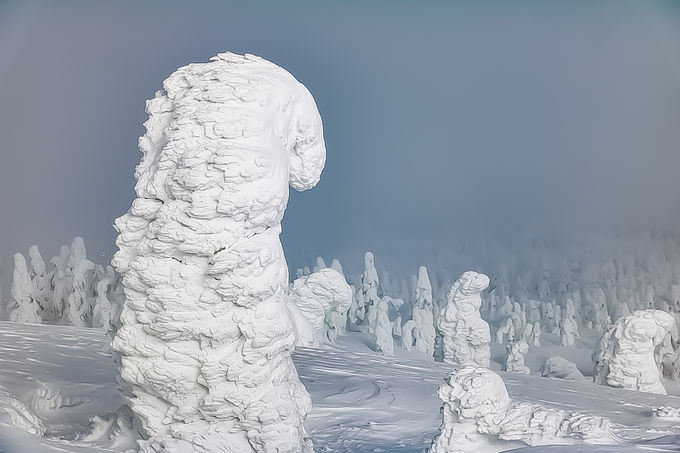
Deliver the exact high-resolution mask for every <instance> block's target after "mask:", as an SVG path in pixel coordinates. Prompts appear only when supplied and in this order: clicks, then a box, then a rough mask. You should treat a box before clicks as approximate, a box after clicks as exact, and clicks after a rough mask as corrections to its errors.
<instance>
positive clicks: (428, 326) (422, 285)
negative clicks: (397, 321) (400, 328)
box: [413, 266, 436, 357]
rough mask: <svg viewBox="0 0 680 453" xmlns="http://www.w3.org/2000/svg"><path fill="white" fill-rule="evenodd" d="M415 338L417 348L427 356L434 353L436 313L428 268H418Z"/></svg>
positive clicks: (414, 319) (414, 315)
mask: <svg viewBox="0 0 680 453" xmlns="http://www.w3.org/2000/svg"><path fill="white" fill-rule="evenodd" d="M413 321H414V324H415V325H414V327H415V329H414V330H413V340H414V346H415V348H416V350H418V351H420V352H422V353H424V354H425V355H427V356H430V357H431V356H432V355H433V354H434V339H435V334H436V333H435V329H434V314H433V306H432V285H431V284H430V277H429V275H428V274H427V268H426V267H425V266H420V268H419V269H418V283H417V284H416V291H415V303H414V305H413Z"/></svg>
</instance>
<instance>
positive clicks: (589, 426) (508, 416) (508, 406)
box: [431, 366, 615, 453]
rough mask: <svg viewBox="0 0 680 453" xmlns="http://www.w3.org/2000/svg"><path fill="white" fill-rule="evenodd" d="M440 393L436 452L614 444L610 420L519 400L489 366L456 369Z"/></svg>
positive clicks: (434, 450) (456, 452)
mask: <svg viewBox="0 0 680 453" xmlns="http://www.w3.org/2000/svg"><path fill="white" fill-rule="evenodd" d="M439 397H440V398H441V399H442V401H444V407H443V410H442V414H443V420H442V425H441V432H440V435H439V436H438V437H437V438H436V439H435V441H434V444H433V445H432V450H431V451H432V452H434V453H454V452H455V453H467V452H470V453H472V452H480V451H485V450H486V449H487V448H488V447H489V446H490V445H492V444H494V443H496V442H498V441H499V440H502V441H520V442H523V443H525V444H528V445H548V444H571V443H576V442H579V441H580V442H586V443H596V444H598V443H615V441H614V439H613V438H612V433H611V427H612V423H611V422H610V421H609V420H608V419H606V418H603V417H599V416H594V415H586V414H582V413H578V412H569V411H565V410H561V409H554V408H549V407H544V406H541V405H539V404H532V403H526V402H515V401H513V400H512V399H511V398H510V396H509V395H508V392H507V390H506V388H505V384H504V383H503V380H502V379H501V377H500V376H499V375H498V374H496V373H494V372H493V371H491V370H489V369H487V368H481V367H471V366H469V367H464V368H461V369H459V370H457V371H454V372H453V373H452V374H451V375H450V376H449V377H448V378H447V379H446V383H445V384H443V385H442V386H441V387H440V388H439ZM494 451H498V450H494Z"/></svg>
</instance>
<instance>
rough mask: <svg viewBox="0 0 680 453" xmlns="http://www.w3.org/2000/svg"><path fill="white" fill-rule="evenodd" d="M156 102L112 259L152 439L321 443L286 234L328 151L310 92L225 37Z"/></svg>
mask: <svg viewBox="0 0 680 453" xmlns="http://www.w3.org/2000/svg"><path fill="white" fill-rule="evenodd" d="M147 112H148V114H149V119H148V121H147V122H146V123H145V127H146V134H145V135H144V136H143V137H142V138H141V139H140V141H139V144H140V149H141V151H142V153H143V157H142V160H141V163H140V164H139V166H138V167H137V169H136V171H135V176H136V178H137V184H136V186H135V190H136V194H137V198H136V199H135V200H134V201H133V203H132V207H131V208H130V211H129V212H128V213H127V214H125V215H123V216H122V217H120V218H119V219H117V220H116V228H117V230H118V231H119V233H120V235H119V236H118V239H117V241H116V244H117V245H118V248H119V251H118V252H117V253H116V254H115V256H114V259H113V262H112V263H113V265H114V266H115V267H116V269H117V271H118V272H120V273H121V274H122V275H123V286H124V287H125V296H126V300H125V306H124V308H123V311H122V313H121V320H120V322H121V326H120V328H119V329H118V331H117V333H116V336H115V339H114V341H113V348H114V350H115V351H116V352H118V353H120V354H121V375H122V377H123V378H124V379H125V381H126V382H127V383H128V384H129V391H130V392H131V393H132V395H131V396H130V398H129V402H130V406H131V408H132V410H133V411H134V412H135V414H136V416H137V417H138V418H139V420H140V421H141V423H142V426H143V428H144V430H145V431H146V434H147V435H148V436H149V437H150V439H149V440H147V441H145V442H141V447H142V449H143V450H145V451H177V452H179V451H194V452H211V451H221V452H239V453H243V452H248V451H256V452H272V453H273V452H311V450H312V447H311V441H310V439H309V438H308V436H307V433H306V431H305V427H304V425H303V422H304V419H305V416H306V414H307V413H308V412H309V410H310V404H311V402H310V398H309V395H308V394H307V392H306V390H305V389H304V387H303V386H302V384H301V383H300V381H299V378H298V375H297V372H296V370H295V366H294V365H293V362H292V360H291V355H290V351H291V349H292V347H293V345H294V341H295V335H294V333H293V332H294V331H293V329H294V327H293V324H292V321H291V319H290V315H289V312H288V310H287V307H286V303H285V297H284V296H285V293H286V291H287V288H288V269H287V265H286V261H285V257H284V254H283V250H282V248H281V242H280V240H279V234H280V232H281V225H280V224H281V220H282V218H283V213H284V210H285V208H286V205H287V202H288V195H289V188H288V187H289V185H290V187H292V188H293V189H296V190H306V189H310V188H312V187H314V186H315V185H316V183H317V182H318V180H319V177H320V175H321V171H322V169H323V166H324V163H325V147H324V140H323V132H322V124H321V117H320V116H319V113H318V111H317V108H316V105H315V103H314V99H313V98H312V96H311V94H310V93H309V92H308V91H307V89H306V88H305V87H304V86H303V85H302V84H301V83H299V82H298V81H297V80H295V78H294V77H293V76H292V75H290V74H289V73H288V72H286V71H285V70H284V69H282V68H280V67H278V66H276V65H274V64H273V63H271V62H269V61H266V60H264V59H262V58H259V57H256V56H252V55H245V56H240V55H235V54H232V53H223V54H219V55H217V56H216V57H213V58H212V59H211V60H210V62H208V63H198V64H190V65H187V66H184V67H182V68H180V69H178V70H177V71H175V72H174V73H173V74H172V75H170V77H168V78H167V79H166V80H165V81H164V82H163V90H162V91H159V92H157V93H156V97H155V98H154V99H152V100H150V101H148V102H147Z"/></svg>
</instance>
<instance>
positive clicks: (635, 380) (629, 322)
mask: <svg viewBox="0 0 680 453" xmlns="http://www.w3.org/2000/svg"><path fill="white" fill-rule="evenodd" d="M674 328H675V319H674V318H673V317H672V316H671V315H669V314H668V313H666V312H663V311H660V310H637V311H635V312H633V314H631V315H629V316H626V317H624V318H619V320H618V321H616V323H615V324H614V325H613V326H611V327H610V328H609V329H608V330H607V331H606V332H605V333H604V335H602V338H601V339H600V343H599V347H598V349H597V350H596V351H595V353H594V354H593V359H594V360H595V373H596V374H595V383H596V384H606V385H609V386H611V387H621V388H625V389H628V390H638V391H641V392H650V393H658V394H661V395H665V394H666V389H665V388H664V386H663V383H662V381H661V373H660V372H659V365H658V364H657V363H656V361H655V357H654V352H655V350H656V348H657V346H659V345H661V344H662V343H663V341H664V339H665V337H666V335H668V334H669V332H670V331H671V330H672V329H674Z"/></svg>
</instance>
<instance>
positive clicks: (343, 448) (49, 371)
mask: <svg viewBox="0 0 680 453" xmlns="http://www.w3.org/2000/svg"><path fill="white" fill-rule="evenodd" d="M373 347H374V346H373V344H372V340H371V337H370V335H368V334H357V333H353V334H351V335H349V336H346V337H342V338H340V339H339V344H338V345H337V346H324V348H323V349H308V348H298V350H297V351H296V352H295V354H294V361H295V364H296V365H297V367H298V371H299V374H300V377H301V379H302V382H303V383H304V384H305V386H306V387H307V390H308V391H309V393H310V394H311V395H312V400H313V409H312V413H311V414H310V416H309V417H308V419H307V427H308V430H309V432H310V433H311V435H312V437H313V439H314V445H315V448H316V451H318V452H376V451H383V452H398V453H405V452H413V453H416V452H421V451H423V450H424V449H426V448H428V447H429V445H430V443H431V442H432V439H433V438H434V437H435V435H436V434H437V430H438V428H439V423H440V412H439V409H440V406H441V401H440V400H439V398H438V397H437V392H436V391H437V388H438V387H439V385H440V384H441V383H442V382H443V378H444V376H446V375H447V374H448V373H449V372H450V366H448V365H446V364H441V363H435V362H432V361H431V360H428V359H427V358H426V357H425V356H424V355H422V354H419V353H416V352H414V353H408V352H406V351H403V350H401V349H398V350H397V351H396V356H395V357H383V356H382V355H380V354H378V353H376V352H374V351H373V350H372V348H373ZM548 348H550V346H548ZM494 359H496V357H494ZM529 362H531V360H530V361H529ZM492 367H495V368H496V369H497V368H498V363H492ZM500 375H501V376H502V378H503V380H504V382H505V384H506V386H507V388H508V393H509V394H510V397H511V398H513V399H515V400H520V401H529V402H534V403H539V404H544V405H546V406H549V407H554V408H561V409H567V410H578V411H583V412H589V413H592V414H594V415H600V416H604V417H608V418H609V419H611V420H612V422H613V423H615V424H616V428H615V435H616V436H617V437H618V438H619V439H620V440H621V442H622V443H621V444H620V445H618V446H597V447H596V446H584V447H583V449H582V450H575V449H574V448H575V447H574V446H566V447H534V448H527V449H521V450H520V451H531V452H538V451H540V452H543V451H546V452H573V451H595V452H606V451H616V452H619V451H620V452H623V451H626V452H628V451H640V452H642V451H645V452H649V451H680V418H678V419H673V418H659V417H656V416H653V415H652V413H653V412H652V411H653V409H654V408H655V407H658V406H670V407H674V408H680V398H678V397H674V396H660V395H654V394H649V393H640V392H631V391H626V390H620V389H614V388H610V387H605V386H598V385H594V384H583V383H576V382H572V381H564V380H558V379H548V378H540V377H536V376H527V375H521V374H516V373H502V372H501V373H500ZM0 390H2V391H4V392H6V393H7V394H9V395H11V396H13V397H14V398H16V400H18V401H23V402H24V403H25V406H26V408H27V410H28V411H30V412H32V413H33V415H38V416H39V417H40V418H41V419H42V420H43V425H44V428H45V433H46V437H45V438H41V437H38V436H36V435H33V434H29V433H28V432H26V431H24V430H22V429H20V428H17V427H16V426H15V425H14V423H13V421H12V419H11V416H10V414H9V411H8V409H11V408H12V407H13V406H10V404H9V403H8V399H6V398H5V399H3V398H2V396H1V395H2V394H3V393H2V392H0V452H2V453H24V452H25V453H29V452H30V453H42V452H65V451H73V452H79V453H80V452H88V453H92V452H104V451H122V450H124V449H125V448H126V447H127V446H129V444H127V443H126V442H125V441H126V440H127V439H126V438H125V436H119V438H118V439H117V440H116V441H117V442H118V443H115V442H116V441H112V440H110V439H108V437H107V436H106V435H101V433H99V434H100V436H99V437H100V440H94V439H96V438H97V436H96V435H95V436H92V435H91V436H90V437H89V439H92V440H88V441H85V440H84V438H85V437H86V435H87V434H88V432H89V427H88V425H89V422H88V420H89V418H90V417H92V416H93V415H95V414H98V415H100V416H103V415H105V414H106V413H108V412H113V411H114V410H116V409H117V408H118V406H119V405H120V404H121V403H122V398H121V396H120V394H119V393H118V391H117V385H116V383H115V373H114V365H113V362H112V361H111V359H110V355H109V353H108V352H107V346H106V336H105V334H104V332H103V331H102V330H98V329H82V328H73V327H58V326H46V325H29V324H17V323H9V322H2V323H0ZM13 412H14V416H15V417H17V410H16V408H15V409H14V410H13ZM18 412H20V411H18ZM28 415H29V416H30V414H28ZM652 439H656V440H652ZM522 447H523V445H521V444H511V443H505V444H503V445H501V446H499V450H498V451H501V450H507V449H512V448H522Z"/></svg>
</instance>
